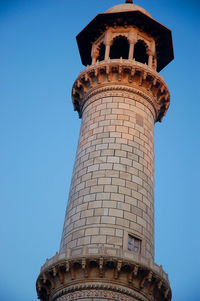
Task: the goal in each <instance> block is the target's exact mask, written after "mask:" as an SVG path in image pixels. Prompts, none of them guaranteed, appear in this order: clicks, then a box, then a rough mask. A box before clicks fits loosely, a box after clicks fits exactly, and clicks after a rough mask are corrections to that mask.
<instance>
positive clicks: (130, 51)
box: [128, 30, 137, 60]
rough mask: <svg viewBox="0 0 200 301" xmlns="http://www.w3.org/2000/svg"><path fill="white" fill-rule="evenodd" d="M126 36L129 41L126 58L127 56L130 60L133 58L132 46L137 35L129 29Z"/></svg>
mask: <svg viewBox="0 0 200 301" xmlns="http://www.w3.org/2000/svg"><path fill="white" fill-rule="evenodd" d="M128 38H129V43H130V46H129V56H128V58H129V60H132V59H133V56H134V46H135V43H136V41H137V35H136V33H135V31H134V30H131V31H130V32H129V36H128Z"/></svg>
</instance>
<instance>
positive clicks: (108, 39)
mask: <svg viewBox="0 0 200 301" xmlns="http://www.w3.org/2000/svg"><path fill="white" fill-rule="evenodd" d="M104 44H105V45H106V50H105V60H108V59H109V58H110V46H111V45H112V34H111V32H110V30H107V31H106V34H105V39H104Z"/></svg>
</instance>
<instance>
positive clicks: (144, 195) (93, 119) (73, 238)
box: [60, 82, 155, 259]
mask: <svg viewBox="0 0 200 301" xmlns="http://www.w3.org/2000/svg"><path fill="white" fill-rule="evenodd" d="M118 84H119V82H118ZM106 89H107V90H109V91H107V92H104V91H102V89H101V88H100V89H98V88H97V89H96V90H95V95H94V96H91V97H88V99H87V101H86V102H85V104H84V106H83V108H82V111H83V113H82V125H81V132H80V139H79V145H78V149H77V155H76V160H75V167H74V172H73V177H72V183H71V189H70V195H69V202H68V208H67V214H66V218H65V225H64V230H63V236H62V241H61V249H60V252H65V251H66V250H67V249H68V248H70V249H72V250H77V249H79V250H80V248H85V247H88V248H90V249H91V250H96V251H97V250H98V249H99V248H102V247H104V248H107V249H110V252H111V254H115V255H116V254H123V252H124V251H127V250H131V248H133V249H134V239H135V244H136V246H135V251H133V250H132V251H133V252H136V253H137V254H141V255H142V256H145V257H146V258H150V259H153V257H154V237H153V235H154V226H153V224H154V216H153V215H154V208H153V206H154V205H153V204H154V202H153V189H154V137H153V136H154V134H153V132H154V121H155V111H154V108H153V105H151V104H150V101H152V102H153V100H152V99H151V98H150V97H149V95H148V93H145V90H144V89H140V90H141V93H140V95H138V92H139V91H140V90H138V88H137V90H135V89H131V88H129V89H127V87H126V86H124V85H118V86H113V85H110V86H109V89H108V87H107V88H106ZM142 91H143V92H142ZM148 98H149V100H147V99H148ZM75 252H76V251H75ZM80 252H81V251H80Z"/></svg>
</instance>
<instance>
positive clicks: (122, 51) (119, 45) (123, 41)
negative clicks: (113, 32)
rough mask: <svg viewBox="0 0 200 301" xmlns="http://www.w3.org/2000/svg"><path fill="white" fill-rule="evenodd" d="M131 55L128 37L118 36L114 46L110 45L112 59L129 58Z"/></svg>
mask: <svg viewBox="0 0 200 301" xmlns="http://www.w3.org/2000/svg"><path fill="white" fill-rule="evenodd" d="M128 55H129V42H128V40H127V38H126V37H123V36H118V37H116V38H115V39H114V42H113V44H112V46H111V47H110V58H111V59H120V58H121V57H122V58H123V59H126V60H127V59H128Z"/></svg>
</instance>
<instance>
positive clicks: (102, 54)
mask: <svg viewBox="0 0 200 301" xmlns="http://www.w3.org/2000/svg"><path fill="white" fill-rule="evenodd" d="M105 49H106V47H105V45H104V43H101V44H100V46H99V56H98V58H97V60H99V61H103V60H104V58H105Z"/></svg>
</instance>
